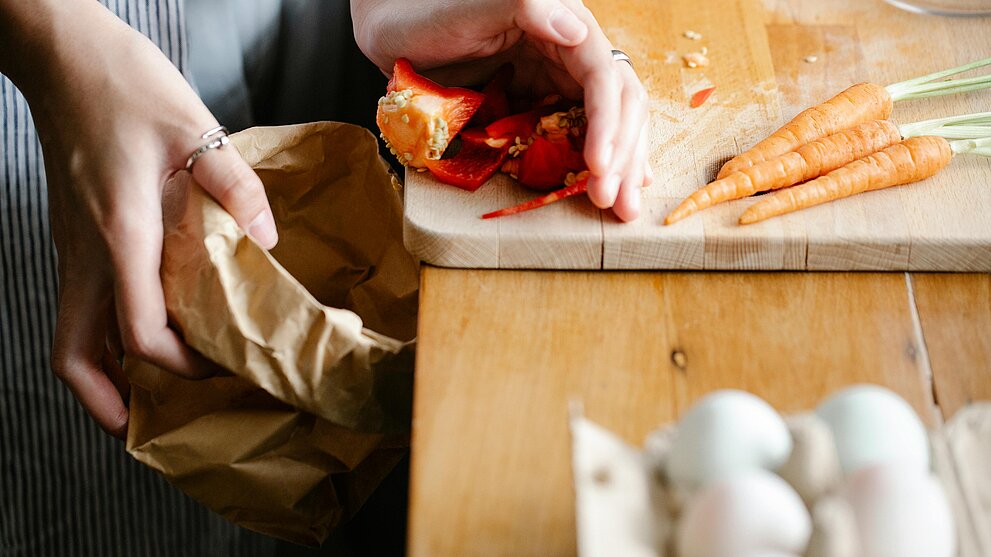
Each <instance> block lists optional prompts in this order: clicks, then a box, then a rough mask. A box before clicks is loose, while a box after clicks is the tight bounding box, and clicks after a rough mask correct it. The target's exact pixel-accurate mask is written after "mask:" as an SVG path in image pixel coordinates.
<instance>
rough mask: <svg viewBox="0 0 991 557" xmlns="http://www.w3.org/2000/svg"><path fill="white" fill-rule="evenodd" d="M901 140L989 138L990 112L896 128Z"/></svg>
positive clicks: (935, 119) (924, 121)
mask: <svg viewBox="0 0 991 557" xmlns="http://www.w3.org/2000/svg"><path fill="white" fill-rule="evenodd" d="M898 133H900V134H901V135H902V137H903V138H905V139H908V138H909V137H919V136H923V135H938V136H939V137H942V138H944V139H973V138H976V137H988V136H991V112H977V113H974V114H963V115H960V116H950V117H948V118H934V119H932V120H923V121H921V122H913V123H911V124H901V125H899V126H898Z"/></svg>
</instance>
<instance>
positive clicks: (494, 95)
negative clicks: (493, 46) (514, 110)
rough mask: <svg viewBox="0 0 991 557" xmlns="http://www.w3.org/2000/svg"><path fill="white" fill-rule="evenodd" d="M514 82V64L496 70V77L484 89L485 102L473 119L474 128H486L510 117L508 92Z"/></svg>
mask: <svg viewBox="0 0 991 557" xmlns="http://www.w3.org/2000/svg"><path fill="white" fill-rule="evenodd" d="M512 81H513V65H512V64H503V65H502V67H500V68H499V69H498V70H496V73H495V76H493V77H492V80H491V81H489V83H488V84H487V85H486V86H485V88H484V89H482V94H483V95H485V101H484V102H482V106H480V107H478V112H476V113H475V116H474V117H473V118H472V122H471V125H472V127H476V126H477V127H485V126H488V125H489V124H491V123H492V122H495V121H496V120H499V119H500V118H505V117H506V116H509V114H510V112H509V97H508V96H507V94H506V92H507V91H508V90H509V84H510V83H511V82H512Z"/></svg>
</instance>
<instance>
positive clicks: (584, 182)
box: [482, 176, 588, 219]
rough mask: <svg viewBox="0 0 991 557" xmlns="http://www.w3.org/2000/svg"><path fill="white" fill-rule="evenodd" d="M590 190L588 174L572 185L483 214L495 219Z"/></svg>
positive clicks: (487, 217) (537, 207) (543, 205)
mask: <svg viewBox="0 0 991 557" xmlns="http://www.w3.org/2000/svg"><path fill="white" fill-rule="evenodd" d="M586 191H588V176H585V177H583V178H581V179H580V180H578V181H576V182H575V183H574V184H571V185H570V186H565V187H563V188H561V189H559V190H557V191H552V192H551V193H549V194H547V195H545V196H542V197H538V198H536V199H531V200H530V201H525V202H523V203H520V204H519V205H514V206H513V207H506V208H505V209H499V210H498V211H492V212H491V213H485V214H484V215H482V218H483V219H494V218H498V217H505V216H508V215H515V214H517V213H523V212H526V211H532V210H534V209H539V208H541V207H545V206H547V205H550V204H551V203H554V202H555V201H560V200H562V199H565V198H568V197H571V196H574V195H578V194H580V193H585V192H586Z"/></svg>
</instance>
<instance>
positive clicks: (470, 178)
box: [426, 129, 509, 191]
mask: <svg viewBox="0 0 991 557" xmlns="http://www.w3.org/2000/svg"><path fill="white" fill-rule="evenodd" d="M458 138H459V140H460V143H461V149H460V150H459V151H458V152H457V154H456V155H454V156H453V157H451V158H442V159H440V160H437V161H434V160H427V161H426V165H427V168H428V169H429V170H430V172H431V173H432V174H433V175H434V176H435V177H436V178H437V179H438V180H440V181H441V182H444V183H445V184H448V185H451V186H455V187H458V188H461V189H463V190H466V191H475V190H477V189H478V188H480V187H482V184H484V183H485V182H486V181H488V179H489V178H491V177H492V176H493V175H494V174H495V173H496V172H498V170H499V168H500V167H501V166H502V163H503V161H504V160H506V156H507V154H508V152H509V149H508V148H493V147H491V146H489V145H488V143H487V141H488V139H489V137H488V135H486V134H485V132H484V131H482V130H475V129H472V130H464V131H463V132H461V134H460V135H458Z"/></svg>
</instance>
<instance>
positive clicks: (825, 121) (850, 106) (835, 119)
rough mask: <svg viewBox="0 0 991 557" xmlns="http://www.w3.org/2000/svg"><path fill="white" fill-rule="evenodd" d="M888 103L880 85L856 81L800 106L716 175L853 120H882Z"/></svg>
mask: <svg viewBox="0 0 991 557" xmlns="http://www.w3.org/2000/svg"><path fill="white" fill-rule="evenodd" d="M892 106H893V101H892V98H891V95H890V94H889V93H888V91H887V89H885V88H884V87H883V86H881V85H877V84H876V83H858V84H856V85H854V86H852V87H849V88H847V89H846V90H845V91H843V92H842V93H840V94H839V95H836V96H835V97H833V98H831V99H829V100H828V101H826V102H824V103H822V104H819V105H816V106H813V107H811V108H807V109H805V110H803V111H802V112H800V113H799V114H798V116H795V117H794V118H793V119H792V120H791V121H790V122H788V123H787V124H785V125H784V126H782V127H781V128H780V129H779V130H778V131H776V132H774V133H772V134H771V135H770V136H768V137H767V138H766V139H764V140H763V141H761V142H760V143H758V144H757V145H754V146H753V147H751V148H750V149H749V150H747V151H744V152H743V153H740V154H739V155H737V156H735V157H733V158H732V159H730V160H729V161H727V162H726V164H724V165H723V167H722V168H721V169H719V174H717V175H716V179H720V178H725V177H726V176H729V175H730V174H732V173H733V172H738V171H740V170H743V169H745V168H749V167H751V166H753V165H755V164H758V163H761V162H764V161H766V160H768V159H771V158H774V157H777V156H780V155H783V154H785V153H788V152H791V151H794V150H795V149H797V148H798V147H799V146H801V145H804V144H806V143H808V142H810V141H815V140H816V139H819V138H820V137H824V136H827V135H831V134H834V133H836V132H838V131H841V130H845V129H847V128H850V127H853V126H856V125H857V124H861V123H863V122H869V121H871V120H885V119H887V118H888V116H890V115H891V109H892Z"/></svg>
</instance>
